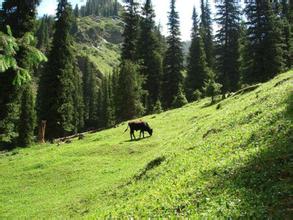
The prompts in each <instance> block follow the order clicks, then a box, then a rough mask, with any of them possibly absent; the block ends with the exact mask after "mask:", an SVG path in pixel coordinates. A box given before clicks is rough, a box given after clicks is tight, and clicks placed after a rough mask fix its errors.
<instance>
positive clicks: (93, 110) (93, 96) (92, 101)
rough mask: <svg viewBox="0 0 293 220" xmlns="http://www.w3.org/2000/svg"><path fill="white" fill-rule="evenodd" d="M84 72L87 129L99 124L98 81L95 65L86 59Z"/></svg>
mask: <svg viewBox="0 0 293 220" xmlns="http://www.w3.org/2000/svg"><path fill="white" fill-rule="evenodd" d="M84 62H85V67H84V72H83V97H84V107H85V109H84V117H85V123H86V127H87V128H90V127H96V126H97V122H98V116H97V106H98V103H97V101H98V81H97V77H96V72H95V69H94V66H93V64H92V63H91V62H90V60H89V59H88V58H86V59H85V61H84Z"/></svg>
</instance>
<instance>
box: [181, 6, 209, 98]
mask: <svg viewBox="0 0 293 220" xmlns="http://www.w3.org/2000/svg"><path fill="white" fill-rule="evenodd" d="M192 20H193V27H192V34H191V45H190V48H189V56H188V61H187V62H188V64H187V76H186V81H185V90H186V97H187V99H188V101H194V97H193V93H194V92H195V91H196V90H198V91H201V92H203V87H204V82H205V81H206V80H207V78H208V73H209V68H208V66H207V61H206V54H205V50H204V44H203V40H202V37H201V34H200V30H199V27H198V18H197V14H196V10H195V8H193V16H192Z"/></svg>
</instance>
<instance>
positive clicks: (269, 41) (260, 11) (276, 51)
mask: <svg viewBox="0 0 293 220" xmlns="http://www.w3.org/2000/svg"><path fill="white" fill-rule="evenodd" d="M245 13H246V15H247V19H248V22H247V25H248V30H247V35H248V36H247V37H248V45H247V48H246V51H247V54H250V57H247V59H246V60H245V63H246V66H247V68H246V71H245V73H244V75H243V80H244V82H245V83H256V82H264V81H266V80H268V79H270V78H272V77H273V76H275V75H276V74H277V73H279V72H281V71H282V70H283V69H284V61H283V49H282V33H281V28H280V23H279V22H278V19H277V17H276V14H275V13H274V11H273V9H272V5H271V3H270V2H269V1H250V2H248V3H247V5H246V8H245Z"/></svg>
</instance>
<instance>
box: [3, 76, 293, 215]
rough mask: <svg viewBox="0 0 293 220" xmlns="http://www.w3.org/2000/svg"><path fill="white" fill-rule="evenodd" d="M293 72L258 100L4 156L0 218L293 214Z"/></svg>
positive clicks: (246, 95) (264, 88)
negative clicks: (139, 132)
mask: <svg viewBox="0 0 293 220" xmlns="http://www.w3.org/2000/svg"><path fill="white" fill-rule="evenodd" d="M292 80H293V71H290V72H287V73H285V74H281V75H279V76H278V77H276V78H275V79H273V80H271V81H270V82H268V83H264V84H261V85H260V86H259V87H257V88H255V89H254V90H252V89H251V90H252V91H249V92H248V91H243V92H242V93H241V92H239V93H238V94H235V95H233V96H231V97H229V98H227V99H226V100H223V101H221V102H219V103H217V104H214V105H210V99H204V100H202V101H200V102H196V103H191V104H188V105H186V106H184V107H183V108H180V109H175V110H171V111H168V112H164V113H161V114H158V115H150V116H147V117H145V118H144V119H145V120H147V121H148V122H149V123H150V125H151V126H152V127H153V128H154V134H153V136H152V137H150V138H146V139H142V140H139V141H133V142H130V141H129V134H128V133H127V134H126V133H125V134H123V131H124V130H125V128H126V123H123V124H121V125H119V126H118V127H117V128H113V129H109V130H105V131H102V132H98V133H93V134H87V135H86V136H85V138H84V139H83V140H73V142H72V143H70V144H61V145H59V146H58V145H57V144H47V145H42V146H33V147H31V148H27V149H16V150H14V151H12V152H3V153H1V156H0V173H1V176H0V218H13V217H14V218H15V217H16V216H17V217H19V218H25V217H26V218H69V217H76V218H77V217H86V218H101V217H106V216H108V217H109V216H112V217H122V216H124V217H135V216H139V217H172V216H173V217H175V216H189V217H194V218H203V217H207V216H212V217H217V216H218V217H219V216H225V217H240V216H242V217H244V216H245V217H248V216H250V217H255V218H267V217H275V218H277V217H279V218H286V217H288V218H289V216H290V214H292V209H291V208H292V197H291V193H292V184H291V177H292V169H290V168H292V153H293V152H292V144H293V139H292V137H293V132H292V128H293V125H292V118H293V97H292ZM290 212H291V213H290Z"/></svg>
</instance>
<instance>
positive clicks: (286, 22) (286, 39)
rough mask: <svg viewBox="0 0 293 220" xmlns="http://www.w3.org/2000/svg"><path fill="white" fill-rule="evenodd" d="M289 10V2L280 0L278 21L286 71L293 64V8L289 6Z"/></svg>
mask: <svg viewBox="0 0 293 220" xmlns="http://www.w3.org/2000/svg"><path fill="white" fill-rule="evenodd" d="M291 7H292V8H291V10H290V6H289V2H288V1H287V0H281V13H280V19H281V23H282V34H283V44H284V45H283V56H284V62H285V66H286V68H287V69H290V68H291V67H292V64H293V34H292V28H293V24H292V23H290V20H291V22H293V20H292V19H291V18H292V17H293V6H292V4H291Z"/></svg>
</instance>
